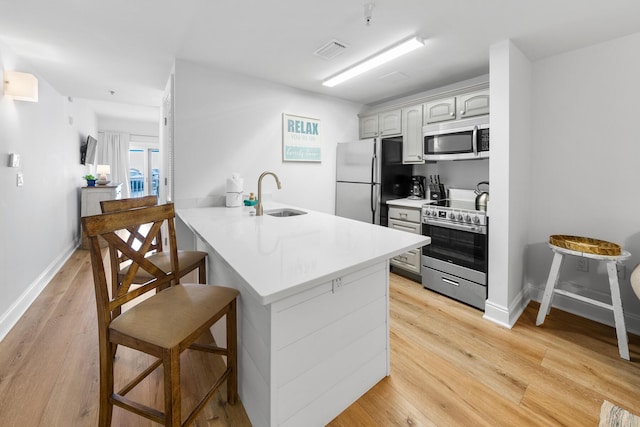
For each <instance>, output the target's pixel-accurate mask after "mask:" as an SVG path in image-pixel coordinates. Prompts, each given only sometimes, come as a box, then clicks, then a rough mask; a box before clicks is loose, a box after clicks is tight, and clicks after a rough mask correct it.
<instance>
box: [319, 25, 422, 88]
mask: <svg viewBox="0 0 640 427" xmlns="http://www.w3.org/2000/svg"><path fill="white" fill-rule="evenodd" d="M420 46H424V41H422V39H421V38H420V37H417V36H416V37H411V38H410V39H408V40H405V41H403V42H400V43H398V44H397V45H395V46H393V47H391V48H389V49H386V50H383V51H382V52H380V53H378V54H376V55H374V56H372V57H371V58H369V59H366V60H364V61H362V62H361V63H359V64H356V65H354V66H353V67H351V68H347V69H346V70H344V71H343V72H341V73H340V74H337V75H335V76H333V77H331V78H330V79H328V80H325V81H323V82H322V85H323V86H327V87H334V86H335V85H338V84H340V83H343V82H346V81H347V80H349V79H351V78H353V77H355V76H359V75H360V74H362V73H365V72H367V71H369V70H372V69H374V68H376V67H378V66H380V65H382V64H385V63H387V62H389V61H392V60H394V59H396V58H398V57H399V56H402V55H404V54H406V53H409V52H411V51H412V50H414V49H417V48H419V47H420Z"/></svg>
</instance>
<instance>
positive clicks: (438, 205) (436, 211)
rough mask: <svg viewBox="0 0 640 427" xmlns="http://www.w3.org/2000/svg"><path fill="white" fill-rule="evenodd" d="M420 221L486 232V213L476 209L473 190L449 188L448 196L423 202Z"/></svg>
mask: <svg viewBox="0 0 640 427" xmlns="http://www.w3.org/2000/svg"><path fill="white" fill-rule="evenodd" d="M422 222H423V223H425V224H433V225H443V226H446V225H451V226H454V225H455V226H456V227H457V228H462V227H464V228H465V229H468V230H469V231H472V232H479V233H486V224H487V214H486V212H485V211H480V210H476V205H475V193H474V192H473V190H461V189H450V190H449V198H448V199H444V200H437V201H431V202H428V203H425V204H424V205H423V207H422Z"/></svg>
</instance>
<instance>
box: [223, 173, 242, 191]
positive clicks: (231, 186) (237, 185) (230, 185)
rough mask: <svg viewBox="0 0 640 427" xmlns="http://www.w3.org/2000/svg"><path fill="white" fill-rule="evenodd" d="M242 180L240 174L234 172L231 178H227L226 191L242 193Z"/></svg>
mask: <svg viewBox="0 0 640 427" xmlns="http://www.w3.org/2000/svg"><path fill="white" fill-rule="evenodd" d="M243 186H244V180H243V179H242V178H240V175H239V174H237V173H234V174H233V175H231V178H227V193H242V191H243Z"/></svg>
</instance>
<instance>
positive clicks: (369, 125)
mask: <svg viewBox="0 0 640 427" xmlns="http://www.w3.org/2000/svg"><path fill="white" fill-rule="evenodd" d="M376 136H378V115H377V114H372V115H370V116H364V117H360V139H367V138H375V137H376Z"/></svg>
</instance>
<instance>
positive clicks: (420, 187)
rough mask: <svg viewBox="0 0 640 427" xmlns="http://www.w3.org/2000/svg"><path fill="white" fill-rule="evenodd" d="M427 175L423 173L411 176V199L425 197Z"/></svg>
mask: <svg viewBox="0 0 640 427" xmlns="http://www.w3.org/2000/svg"><path fill="white" fill-rule="evenodd" d="M424 185H425V177H424V176H421V175H414V176H412V177H411V193H410V194H409V197H408V198H409V199H414V200H415V199H424V196H425V192H424Z"/></svg>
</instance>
